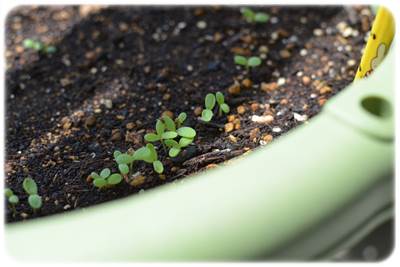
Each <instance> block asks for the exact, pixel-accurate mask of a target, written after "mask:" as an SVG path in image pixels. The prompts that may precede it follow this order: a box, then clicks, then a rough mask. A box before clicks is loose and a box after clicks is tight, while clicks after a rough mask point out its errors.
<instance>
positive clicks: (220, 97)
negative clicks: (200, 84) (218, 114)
mask: <svg viewBox="0 0 400 267" xmlns="http://www.w3.org/2000/svg"><path fill="white" fill-rule="evenodd" d="M215 97H216V98H217V103H218V104H219V105H221V104H223V103H224V102H225V99H224V95H223V94H222V93H221V92H217V93H215Z"/></svg>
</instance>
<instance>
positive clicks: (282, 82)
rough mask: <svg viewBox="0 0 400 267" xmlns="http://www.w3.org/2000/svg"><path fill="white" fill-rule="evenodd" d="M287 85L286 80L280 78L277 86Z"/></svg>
mask: <svg viewBox="0 0 400 267" xmlns="http://www.w3.org/2000/svg"><path fill="white" fill-rule="evenodd" d="M285 83H286V80H285V78H279V79H278V82H277V84H278V85H279V86H281V85H284V84H285Z"/></svg>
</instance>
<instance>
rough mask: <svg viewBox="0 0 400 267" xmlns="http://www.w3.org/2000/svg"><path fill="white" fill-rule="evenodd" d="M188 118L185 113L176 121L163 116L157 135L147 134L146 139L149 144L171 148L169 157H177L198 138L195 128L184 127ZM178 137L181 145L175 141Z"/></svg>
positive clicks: (159, 122)
mask: <svg viewBox="0 0 400 267" xmlns="http://www.w3.org/2000/svg"><path fill="white" fill-rule="evenodd" d="M214 101H215V99H214ZM186 117H187V115H186V113H184V112H182V113H181V114H179V116H178V117H177V118H176V119H175V121H173V120H172V119H171V118H170V117H168V116H163V118H162V119H163V121H164V122H162V121H161V120H157V123H156V133H149V134H146V135H145V136H144V139H145V140H146V141H147V142H157V141H160V142H161V144H162V145H163V146H164V148H165V146H167V147H168V148H169V153H168V154H169V156H170V157H176V156H177V155H178V154H179V152H180V151H181V150H182V148H184V147H186V146H188V145H190V144H191V143H192V142H193V139H194V137H195V136H196V131H195V130H194V129H193V128H191V127H187V126H182V124H183V123H184V121H185V120H186ZM166 130H167V131H166ZM178 136H180V140H179V143H178V142H177V141H176V140H174V139H175V138H176V137H178Z"/></svg>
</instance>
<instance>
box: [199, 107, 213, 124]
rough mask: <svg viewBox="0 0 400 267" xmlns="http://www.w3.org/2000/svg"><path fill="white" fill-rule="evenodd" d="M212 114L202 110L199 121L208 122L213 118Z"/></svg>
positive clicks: (209, 111)
mask: <svg viewBox="0 0 400 267" xmlns="http://www.w3.org/2000/svg"><path fill="white" fill-rule="evenodd" d="M213 115H214V114H213V112H212V111H211V110H209V109H203V112H202V113H201V119H202V120H203V121H206V122H209V121H210V120H211V119H212V117H213Z"/></svg>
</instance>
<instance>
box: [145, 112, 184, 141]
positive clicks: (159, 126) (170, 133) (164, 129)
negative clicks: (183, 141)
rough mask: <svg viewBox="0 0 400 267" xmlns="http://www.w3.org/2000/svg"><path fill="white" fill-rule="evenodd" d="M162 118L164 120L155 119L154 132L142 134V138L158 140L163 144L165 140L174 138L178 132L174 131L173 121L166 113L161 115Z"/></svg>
mask: <svg viewBox="0 0 400 267" xmlns="http://www.w3.org/2000/svg"><path fill="white" fill-rule="evenodd" d="M162 120H163V121H164V122H163V121H161V120H157V122H156V132H155V133H148V134H146V135H145V136H144V140H146V141H147V142H151V143H154V142H157V141H160V142H161V143H162V144H163V145H164V141H165V140H168V139H174V138H175V137H177V136H178V134H177V133H176V126H175V122H174V121H173V120H172V119H171V118H170V117H168V116H167V115H164V116H163V117H162Z"/></svg>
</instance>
